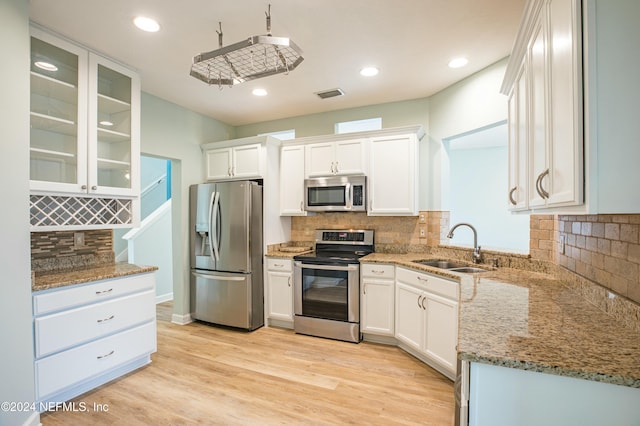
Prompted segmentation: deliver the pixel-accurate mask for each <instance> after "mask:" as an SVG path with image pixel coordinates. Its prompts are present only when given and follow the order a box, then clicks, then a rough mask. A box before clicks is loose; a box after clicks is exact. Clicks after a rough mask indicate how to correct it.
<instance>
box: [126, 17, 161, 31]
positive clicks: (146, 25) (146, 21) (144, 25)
mask: <svg viewBox="0 0 640 426" xmlns="http://www.w3.org/2000/svg"><path fill="white" fill-rule="evenodd" d="M133 23H134V24H135V25H136V27H138V28H140V29H141V30H142V31H147V32H149V33H155V32H156V31H158V30H159V29H160V24H158V23H157V22H156V21H154V20H153V19H151V18H146V17H144V16H138V17H137V18H136V19H134V20H133Z"/></svg>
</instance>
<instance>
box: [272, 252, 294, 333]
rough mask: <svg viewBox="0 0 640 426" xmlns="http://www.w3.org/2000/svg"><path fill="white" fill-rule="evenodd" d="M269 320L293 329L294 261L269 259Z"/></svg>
mask: <svg viewBox="0 0 640 426" xmlns="http://www.w3.org/2000/svg"><path fill="white" fill-rule="evenodd" d="M267 319H268V320H269V323H270V324H274V325H278V326H285V327H290V328H293V261H292V260H290V259H280V258H267Z"/></svg>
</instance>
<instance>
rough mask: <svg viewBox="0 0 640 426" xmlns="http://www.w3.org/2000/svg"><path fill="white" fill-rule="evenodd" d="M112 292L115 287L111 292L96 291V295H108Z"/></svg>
mask: <svg viewBox="0 0 640 426" xmlns="http://www.w3.org/2000/svg"><path fill="white" fill-rule="evenodd" d="M112 291H113V287H111V288H110V289H109V290H102V291H96V295H100V294H107V293H111V292H112Z"/></svg>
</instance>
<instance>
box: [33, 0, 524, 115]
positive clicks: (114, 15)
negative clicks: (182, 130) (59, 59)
mask: <svg viewBox="0 0 640 426" xmlns="http://www.w3.org/2000/svg"><path fill="white" fill-rule="evenodd" d="M269 3H270V4H271V15H272V34H273V35H274V36H279V37H290V38H291V39H292V40H293V41H294V42H295V43H296V44H297V45H298V46H300V47H301V48H302V50H303V52H304V58H305V59H304V61H303V62H302V63H301V64H300V65H299V66H298V68H296V69H295V70H294V71H292V72H290V73H289V74H288V75H284V74H279V75H275V76H271V77H267V78H262V79H259V80H253V81H249V82H246V83H242V84H239V85H236V86H234V87H233V88H228V87H225V88H224V89H223V90H219V89H218V87H217V86H208V85H207V84H206V83H203V82H202V81H200V80H197V79H195V78H194V77H191V76H189V71H190V69H191V63H192V59H193V56H194V55H196V54H199V53H202V52H207V51H210V50H215V49H217V48H218V40H217V33H216V29H218V22H219V21H221V22H222V30H223V32H224V45H228V44H233V43H236V42H238V41H241V40H244V39H246V38H248V37H250V36H254V35H262V34H266V25H265V12H266V10H267V7H268V4H269ZM524 3H525V0H260V1H258V0H183V1H177V0H30V16H31V19H32V20H33V21H35V22H37V23H39V24H41V25H42V26H44V27H47V28H49V29H51V30H54V31H55V32H57V33H59V34H62V35H64V36H66V37H68V38H70V39H72V40H76V41H78V42H80V43H82V44H84V45H85V46H88V47H90V48H92V49H94V50H96V51H98V52H101V53H103V54H105V55H107V56H109V57H111V58H114V59H117V60H119V61H120V62H123V63H125V64H127V65H129V66H132V67H134V68H136V69H137V70H138V71H139V72H140V74H141V77H142V90H144V91H145V92H147V93H151V94H153V95H155V96H158V97H160V98H163V99H166V100H169V101H172V102H175V103H176V104H179V105H182V106H184V107H186V108H189V109H191V110H194V111H198V112H200V113H202V114H204V115H207V116H210V117H213V118H216V119H218V120H220V121H222V122H225V123H227V124H231V125H242V124H247V123H255V122H261V121H266V120H273V119H278V118H284V117H292V116H299V115H306V114H311V113H318V112H324V111H331V110H338V109H344V108H351V107H359V106H364V105H372V104H379V103H385V102H393V101H399V100H405V99H416V98H422V97H427V96H430V95H432V94H434V93H437V92H438V91H440V90H442V89H444V88H445V87H447V86H449V85H451V84H453V83H455V82H457V81H459V80H461V79H463V78H465V77H467V76H469V75H471V74H473V73H475V72H477V71H479V70H481V69H483V68H485V67H486V66H488V65H490V64H492V63H494V62H496V61H498V60H500V59H502V58H504V57H505V56H507V55H508V54H509V52H510V50H511V47H512V45H513V41H514V39H515V36H516V31H517V28H518V25H519V24H520V18H521V15H522V12H523V10H524ZM137 15H146V16H149V17H152V18H154V19H156V20H157V21H158V22H159V23H160V25H161V30H160V31H159V32H158V33H144V32H142V31H140V30H138V29H137V28H136V27H134V25H133V23H132V21H133V18H134V17H135V16H137ZM458 56H466V57H467V58H468V59H469V65H467V66H466V67H464V68H461V69H455V70H454V69H450V68H448V67H447V63H448V62H449V60H451V59H452V58H454V57H458ZM366 65H375V66H377V67H379V68H380V74H379V75H378V76H376V77H369V78H365V77H361V76H360V75H359V70H360V69H361V68H362V67H363V66H366ZM256 87H261V88H265V89H266V90H267V91H268V92H269V95H268V96H266V97H262V98H259V97H255V96H253V95H252V94H251V91H252V90H253V89H254V88H256ZM336 87H339V88H341V89H342V90H343V91H344V92H345V93H346V95H345V96H342V97H339V98H332V99H325V100H321V99H319V98H318V97H317V96H316V95H314V93H315V92H318V91H322V90H326V89H333V88H336Z"/></svg>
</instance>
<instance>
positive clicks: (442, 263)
mask: <svg viewBox="0 0 640 426" xmlns="http://www.w3.org/2000/svg"><path fill="white" fill-rule="evenodd" d="M413 263H417V264H419V265H425V266H432V267H434V268H440V269H453V268H462V267H464V266H467V265H465V264H464V263H460V262H452V261H450V260H414V261H413Z"/></svg>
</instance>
